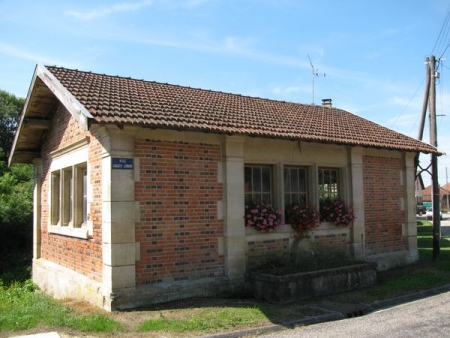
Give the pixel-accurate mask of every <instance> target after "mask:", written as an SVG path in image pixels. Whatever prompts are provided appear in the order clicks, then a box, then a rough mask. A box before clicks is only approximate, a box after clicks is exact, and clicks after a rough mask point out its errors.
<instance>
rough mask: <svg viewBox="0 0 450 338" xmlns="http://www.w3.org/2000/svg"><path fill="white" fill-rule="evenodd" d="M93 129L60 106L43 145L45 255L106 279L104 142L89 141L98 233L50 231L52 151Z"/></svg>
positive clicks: (91, 275) (96, 230)
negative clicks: (80, 235) (83, 235)
mask: <svg viewBox="0 0 450 338" xmlns="http://www.w3.org/2000/svg"><path fill="white" fill-rule="evenodd" d="M88 135H89V133H88V132H86V131H84V130H83V129H82V128H81V127H80V126H79V124H78V123H77V122H76V120H75V119H73V118H72V116H71V115H70V113H68V112H67V111H66V110H65V109H64V108H62V106H60V107H59V108H58V110H57V111H56V113H55V117H54V119H53V125H52V128H51V130H50V132H49V133H48V134H47V137H46V140H45V142H44V144H43V147H42V164H43V171H42V188H41V193H42V208H41V210H42V211H41V224H42V230H41V257H42V258H45V259H47V260H49V261H52V262H54V263H57V264H59V265H61V266H64V267H67V268H70V269H72V270H75V271H76V272H79V273H81V274H83V275H85V276H87V277H89V278H92V279H94V280H97V281H101V279H102V245H101V240H102V237H101V222H102V220H101V180H100V177H101V166H100V164H101V163H100V161H101V155H100V154H101V153H100V149H101V146H100V144H99V143H98V141H96V140H95V138H93V137H91V138H90V140H91V142H90V145H89V165H90V167H89V168H90V169H89V174H90V180H91V185H92V186H93V201H92V203H91V210H90V215H91V218H92V219H93V223H94V236H93V238H91V239H87V240H86V239H78V238H73V237H68V236H62V235H56V234H49V233H48V224H49V220H50V218H49V215H50V206H49V200H48V198H49V189H50V177H51V172H50V165H51V159H50V157H49V153H50V152H52V151H54V150H56V149H58V148H61V147H66V146H68V145H70V144H72V143H74V142H76V141H79V140H81V139H83V138H85V137H86V136H88Z"/></svg>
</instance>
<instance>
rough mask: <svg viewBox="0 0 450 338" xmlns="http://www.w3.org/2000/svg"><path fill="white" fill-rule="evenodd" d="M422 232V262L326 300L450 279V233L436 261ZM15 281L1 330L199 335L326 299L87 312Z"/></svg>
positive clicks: (384, 294) (282, 316)
mask: <svg viewBox="0 0 450 338" xmlns="http://www.w3.org/2000/svg"><path fill="white" fill-rule="evenodd" d="M417 233H418V236H417V241H418V248H419V256H420V260H419V262H418V263H416V264H413V265H410V266H406V267H400V268H397V269H392V270H390V271H387V272H381V273H379V275H378V284H377V285H376V286H374V287H372V288H369V289H364V290H360V291H353V292H350V293H345V294H337V295H333V296H326V297H323V298H322V299H326V300H334V301H345V302H359V303H362V302H370V301H374V300H379V299H384V298H389V297H395V296H398V295H402V294H406V293H411V292H416V291H419V290H424V289H427V288H430V287H433V286H438V285H442V284H446V283H450V237H445V236H443V237H442V239H441V249H440V256H439V259H438V260H437V261H436V262H434V261H433V257H432V251H433V250H432V224H431V222H428V221H420V222H418V227H417ZM15 280H16V281H14V273H11V272H8V273H6V274H3V275H0V335H1V332H2V331H3V332H5V331H7V332H18V331H24V330H25V331H26V330H28V331H30V330H38V331H40V332H42V331H43V330H45V331H54V330H58V331H66V332H67V330H69V331H70V330H75V331H77V332H96V333H98V334H100V335H103V336H110V335H120V336H124V335H125V336H129V337H132V336H134V335H145V336H147V335H149V336H152V334H155V335H160V334H161V333H164V335H165V336H168V337H170V336H179V335H181V334H182V335H184V336H189V335H191V336H198V335H202V334H206V333H215V332H224V331H229V330H234V329H239V328H247V327H256V326H261V325H268V324H271V323H281V322H283V321H289V320H294V319H299V318H301V317H304V316H310V315H317V313H314V311H315V310H313V308H312V306H311V305H312V304H314V302H318V301H321V300H322V299H315V300H312V301H310V302H301V303H298V304H282V305H277V304H268V303H259V302H257V301H256V300H250V299H249V300H245V299H234V300H192V301H184V302H183V301H180V302H174V303H170V304H165V305H160V306H158V307H153V308H149V309H141V310H136V311H131V312H121V313H120V312H119V313H105V312H104V311H102V310H99V309H98V310H97V309H95V310H92V309H90V310H89V311H88V312H89V313H86V311H85V309H81V310H80V309H76V308H72V307H71V306H67V305H63V304H61V302H58V301H56V300H54V299H52V298H50V297H48V296H46V295H45V294H44V293H42V292H40V291H39V290H37V289H36V287H35V286H34V284H33V283H32V282H31V281H30V280H29V279H28V280H26V279H25V282H24V281H23V280H24V275H23V270H22V271H21V272H20V273H18V274H17V278H16V279H15ZM316 311H317V310H316ZM44 313H45V316H44V315H42V314H44ZM145 332H147V333H145ZM34 333H35V332H34Z"/></svg>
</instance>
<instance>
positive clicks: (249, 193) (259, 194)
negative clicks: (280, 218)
mask: <svg viewBox="0 0 450 338" xmlns="http://www.w3.org/2000/svg"><path fill="white" fill-rule="evenodd" d="M244 184H245V188H244V189H245V203H246V204H248V203H251V202H256V203H261V202H264V203H271V202H272V196H271V195H272V189H271V188H272V168H271V167H270V166H246V167H245V168H244Z"/></svg>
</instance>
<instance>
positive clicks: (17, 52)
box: [0, 42, 78, 68]
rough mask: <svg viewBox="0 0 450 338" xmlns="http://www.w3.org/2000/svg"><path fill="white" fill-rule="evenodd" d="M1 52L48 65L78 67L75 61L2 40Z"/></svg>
mask: <svg viewBox="0 0 450 338" xmlns="http://www.w3.org/2000/svg"><path fill="white" fill-rule="evenodd" d="M0 53H1V54H5V55H9V56H13V57H17V58H20V59H24V60H28V61H33V62H34V63H42V64H47V65H64V66H65V67H69V68H78V67H77V65H76V64H75V63H71V62H66V61H62V60H58V59H55V58H52V57H49V56H46V55H40V54H37V53H32V52H29V51H26V50H23V49H20V48H17V47H15V46H12V45H8V44H5V43H1V42H0Z"/></svg>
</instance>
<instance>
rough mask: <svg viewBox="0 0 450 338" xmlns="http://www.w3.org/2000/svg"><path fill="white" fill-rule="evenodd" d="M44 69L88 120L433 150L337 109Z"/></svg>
mask: <svg viewBox="0 0 450 338" xmlns="http://www.w3.org/2000/svg"><path fill="white" fill-rule="evenodd" d="M46 68H47V69H48V70H49V71H50V72H51V73H52V74H53V75H54V76H55V77H56V79H57V80H58V81H60V83H61V84H62V85H63V86H64V87H65V88H66V89H67V90H68V91H69V92H70V93H71V94H72V95H73V96H74V97H75V98H76V99H77V100H78V101H79V102H80V103H81V104H82V105H84V107H85V108H86V109H87V110H88V111H89V112H90V113H91V115H92V116H93V118H94V120H93V121H91V122H96V123H116V124H122V125H141V126H148V127H154V128H167V129H177V130H192V131H205V132H213V133H227V134H243V135H250V136H259V137H270V138H282V139H298V140H305V141H315V142H327V143H335V144H344V145H352V146H363V147H375V148H384V149H392V150H405V151H413V152H424V153H430V152H431V153H437V152H438V151H437V150H436V148H434V147H432V146H430V145H428V144H426V143H423V142H420V141H418V140H416V139H413V138H411V137H408V136H405V135H403V134H400V133H398V132H395V131H393V130H391V129H388V128H385V127H382V126H380V125H378V124H376V123H373V122H371V121H368V120H366V119H364V118H361V117H359V116H357V115H354V114H351V113H349V112H347V111H344V110H341V109H337V108H328V107H323V106H316V105H306V104H299V103H292V102H282V101H274V100H268V99H262V98H256V97H248V96H242V95H236V94H228V93H223V92H217V91H211V90H203V89H195V88H190V87H183V86H177V85H170V84H163V83H157V82H150V81H144V80H136V79H131V78H124V77H118V76H108V75H102V74H95V73H91V72H84V71H79V70H71V69H66V68H60V67H48V66H47V67H46Z"/></svg>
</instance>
